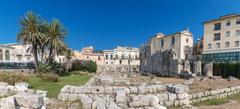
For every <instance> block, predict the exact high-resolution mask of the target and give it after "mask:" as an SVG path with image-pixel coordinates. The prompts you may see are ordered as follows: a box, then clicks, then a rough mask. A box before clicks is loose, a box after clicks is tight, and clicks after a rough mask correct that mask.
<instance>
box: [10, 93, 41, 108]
mask: <svg viewBox="0 0 240 109" xmlns="http://www.w3.org/2000/svg"><path fill="white" fill-rule="evenodd" d="M14 97H15V100H16V103H17V104H18V105H19V106H21V107H25V108H34V109H38V108H41V107H42V106H43V103H44V99H43V97H42V96H39V95H34V94H17V95H14Z"/></svg>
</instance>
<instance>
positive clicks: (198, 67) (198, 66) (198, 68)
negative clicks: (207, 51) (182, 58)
mask: <svg viewBox="0 0 240 109" xmlns="http://www.w3.org/2000/svg"><path fill="white" fill-rule="evenodd" d="M193 73H195V74H197V75H198V76H200V75H202V62H201V61H200V60H198V61H194V63H193Z"/></svg>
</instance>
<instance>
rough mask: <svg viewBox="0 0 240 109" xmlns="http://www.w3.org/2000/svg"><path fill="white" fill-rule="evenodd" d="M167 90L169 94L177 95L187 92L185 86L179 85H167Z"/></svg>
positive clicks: (187, 89)
mask: <svg viewBox="0 0 240 109" xmlns="http://www.w3.org/2000/svg"><path fill="white" fill-rule="evenodd" d="M167 90H168V91H169V92H171V93H176V94H179V93H185V92H188V91H189V88H188V87H187V86H184V85H180V84H175V85H173V84H170V85H167Z"/></svg>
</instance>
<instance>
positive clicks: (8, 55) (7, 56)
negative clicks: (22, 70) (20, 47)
mask: <svg viewBox="0 0 240 109" xmlns="http://www.w3.org/2000/svg"><path fill="white" fill-rule="evenodd" d="M5 60H10V53H9V50H6V52H5Z"/></svg>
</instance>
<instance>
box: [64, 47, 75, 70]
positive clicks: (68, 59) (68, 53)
mask: <svg viewBox="0 0 240 109" xmlns="http://www.w3.org/2000/svg"><path fill="white" fill-rule="evenodd" d="M65 56H66V63H65V69H66V71H67V72H68V71H69V70H70V69H72V60H71V59H72V56H74V52H73V51H72V50H71V49H68V50H67V51H66V52H65Z"/></svg>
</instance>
